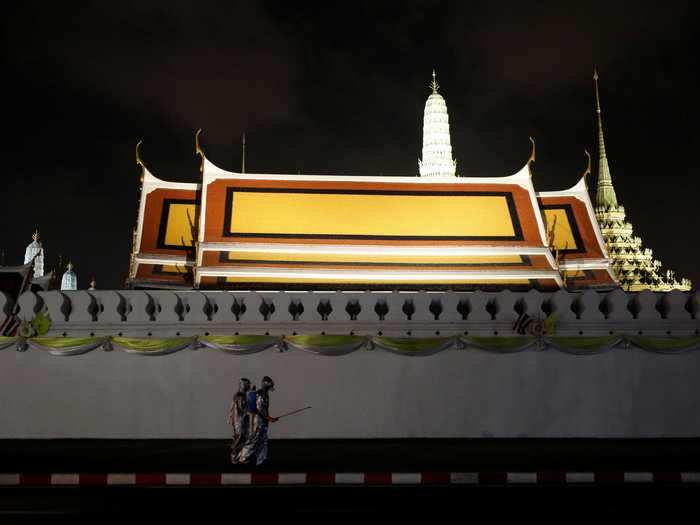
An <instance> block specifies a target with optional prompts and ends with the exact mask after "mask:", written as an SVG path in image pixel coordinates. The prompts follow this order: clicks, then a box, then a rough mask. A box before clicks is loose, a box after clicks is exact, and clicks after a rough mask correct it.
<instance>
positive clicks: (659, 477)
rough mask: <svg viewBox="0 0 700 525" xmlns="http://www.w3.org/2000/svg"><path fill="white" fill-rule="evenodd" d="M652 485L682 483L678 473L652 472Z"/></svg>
mask: <svg viewBox="0 0 700 525" xmlns="http://www.w3.org/2000/svg"><path fill="white" fill-rule="evenodd" d="M653 476H654V483H680V482H682V481H683V479H682V478H681V473H680V472H654V473H653Z"/></svg>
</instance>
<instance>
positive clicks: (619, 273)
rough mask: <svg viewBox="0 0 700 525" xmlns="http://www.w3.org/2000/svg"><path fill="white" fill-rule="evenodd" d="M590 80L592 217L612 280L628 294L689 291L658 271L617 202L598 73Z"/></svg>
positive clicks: (672, 276)
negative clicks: (594, 179)
mask: <svg viewBox="0 0 700 525" xmlns="http://www.w3.org/2000/svg"><path fill="white" fill-rule="evenodd" d="M593 80H594V82H595V96H596V113H597V114H598V185H597V190H596V196H595V215H596V219H598V224H599V225H600V230H601V233H602V234H603V239H604V240H605V245H606V248H607V250H608V256H609V258H610V262H611V265H612V269H613V272H614V273H615V277H616V278H617V279H618V281H619V282H620V286H622V289H623V290H625V291H630V292H639V291H642V290H652V291H655V292H667V291H670V290H682V291H688V290H690V288H691V282H690V279H681V280H680V281H678V280H677V279H676V277H675V274H674V272H673V271H672V270H666V271H663V270H662V269H661V266H662V264H661V261H659V260H657V259H654V257H653V253H652V250H651V249H650V248H644V247H643V245H642V239H641V237H638V236H635V235H634V234H633V227H632V223H630V222H629V221H628V220H626V214H625V207H624V206H622V205H621V204H618V202H617V195H616V194H615V188H614V186H613V183H612V177H611V176H610V166H609V165H608V157H607V154H606V152H605V139H604V138H603V120H602V117H601V112H600V93H599V90H598V73H597V71H594V72H593Z"/></svg>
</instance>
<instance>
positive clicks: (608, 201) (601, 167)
mask: <svg viewBox="0 0 700 525" xmlns="http://www.w3.org/2000/svg"><path fill="white" fill-rule="evenodd" d="M593 81H594V82H595V110H596V113H597V114H598V187H597V191H596V206H597V207H599V208H610V207H616V206H617V195H615V188H614V187H613V184H612V177H611V176H610V166H609V165H608V156H607V154H606V153H605V139H604V138H603V118H602V116H601V111H600V93H599V91H598V70H597V69H596V68H595V67H594V68H593Z"/></svg>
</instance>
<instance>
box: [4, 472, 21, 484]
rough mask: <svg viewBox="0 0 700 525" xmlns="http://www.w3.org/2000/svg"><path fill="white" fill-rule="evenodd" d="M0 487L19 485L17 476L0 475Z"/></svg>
mask: <svg viewBox="0 0 700 525" xmlns="http://www.w3.org/2000/svg"><path fill="white" fill-rule="evenodd" d="M0 485H19V474H0Z"/></svg>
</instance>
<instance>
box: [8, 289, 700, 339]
mask: <svg viewBox="0 0 700 525" xmlns="http://www.w3.org/2000/svg"><path fill="white" fill-rule="evenodd" d="M18 307H19V313H18V315H19V317H20V318H21V319H25V320H30V319H32V318H33V317H34V316H35V314H36V313H37V312H39V311H40V310H42V309H45V310H47V311H48V313H49V315H50V318H51V330H50V332H49V335H57V336H58V335H64V334H65V335H66V336H71V337H75V336H88V335H120V334H121V335H123V336H139V337H141V336H154V337H175V336H179V335H181V336H188V335H202V334H212V335H214V334H230V335H234V334H269V335H293V334H309V333H327V334H351V333H352V334H357V335H386V336H422V337H426V336H434V335H456V334H469V335H513V324H514V322H515V321H516V320H517V319H518V316H519V315H520V314H521V313H522V312H526V313H527V314H528V315H529V316H531V317H533V318H535V319H544V318H545V317H547V316H548V315H549V314H552V313H553V314H554V316H555V319H556V334H557V335H584V336H588V335H608V334H633V335H640V334H643V335H656V336H659V335H670V336H689V335H697V334H698V333H699V332H698V330H700V319H699V318H698V317H699V315H698V310H699V309H700V308H699V297H698V295H697V294H694V293H682V292H679V291H673V292H670V293H652V292H648V291H647V292H641V293H624V292H622V291H621V290H616V291H613V292H605V293H601V292H595V291H592V290H589V291H586V292H582V293H580V292H566V291H563V290H560V291H557V292H554V293H541V292H538V291H536V290H531V291H529V292H526V293H517V292H510V291H502V292H494V293H488V292H318V293H317V292H262V291H260V292H253V291H251V292H239V291H201V292H200V291H133V290H96V291H83V290H81V291H75V292H59V291H51V292H40V293H39V294H35V293H32V292H27V293H25V294H23V295H22V296H21V297H20V298H19V301H18ZM12 308H13V305H12V304H10V301H9V300H8V298H7V296H5V295H4V294H2V293H0V319H1V318H3V317H4V316H5V315H8V314H9V313H10V312H11V311H12ZM15 310H16V309H15Z"/></svg>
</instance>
